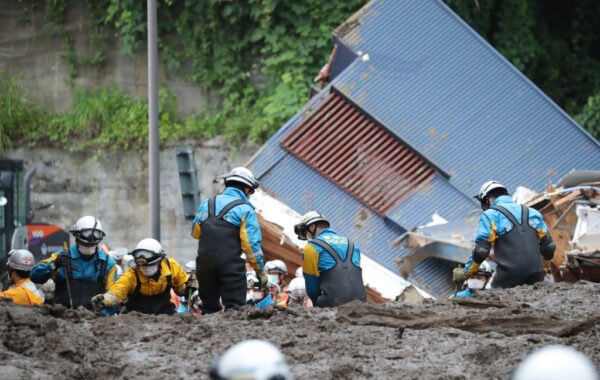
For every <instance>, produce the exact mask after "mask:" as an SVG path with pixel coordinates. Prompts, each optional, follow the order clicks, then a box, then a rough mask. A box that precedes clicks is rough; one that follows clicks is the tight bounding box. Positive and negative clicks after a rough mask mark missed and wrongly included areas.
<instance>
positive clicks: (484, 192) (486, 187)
mask: <svg viewBox="0 0 600 380" xmlns="http://www.w3.org/2000/svg"><path fill="white" fill-rule="evenodd" d="M496 189H503V190H505V191H506V193H507V194H508V189H507V188H506V187H505V186H504V185H503V184H501V183H500V182H497V181H487V182H486V183H484V184H483V185H481V189H479V193H477V195H476V196H475V198H477V199H478V200H480V201H481V200H484V199H485V198H487V196H488V195H489V194H490V192H491V191H492V190H496Z"/></svg>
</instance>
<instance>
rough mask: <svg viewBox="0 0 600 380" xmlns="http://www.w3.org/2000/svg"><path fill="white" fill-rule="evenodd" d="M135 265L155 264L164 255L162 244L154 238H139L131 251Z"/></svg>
mask: <svg viewBox="0 0 600 380" xmlns="http://www.w3.org/2000/svg"><path fill="white" fill-rule="evenodd" d="M131 254H132V255H133V258H134V260H135V263H136V264H137V265H141V266H145V265H152V264H156V263H157V262H158V261H160V260H162V258H163V257H164V256H165V251H164V250H163V247H162V245H161V244H160V243H159V242H158V240H156V239H152V238H147V239H143V240H141V241H140V242H139V243H138V244H137V245H136V246H135V249H134V250H133V252H131Z"/></svg>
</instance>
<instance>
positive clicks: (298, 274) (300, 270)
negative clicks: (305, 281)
mask: <svg viewBox="0 0 600 380" xmlns="http://www.w3.org/2000/svg"><path fill="white" fill-rule="evenodd" d="M294 276H295V277H302V278H304V273H302V267H301V266H299V267H298V269H296V273H295V274H294Z"/></svg>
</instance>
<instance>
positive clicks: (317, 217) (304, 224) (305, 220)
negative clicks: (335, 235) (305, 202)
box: [294, 211, 329, 240]
mask: <svg viewBox="0 0 600 380" xmlns="http://www.w3.org/2000/svg"><path fill="white" fill-rule="evenodd" d="M316 222H325V223H327V226H329V221H328V220H327V219H326V218H325V216H324V215H323V214H321V213H320V212H318V211H309V212H307V213H306V214H304V216H302V219H301V220H300V223H298V224H296V225H295V226H294V232H295V233H296V235H298V239H300V240H306V231H307V230H308V227H309V226H310V225H311V224H313V223H316Z"/></svg>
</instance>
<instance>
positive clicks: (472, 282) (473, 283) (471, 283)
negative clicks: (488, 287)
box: [467, 278, 485, 289]
mask: <svg viewBox="0 0 600 380" xmlns="http://www.w3.org/2000/svg"><path fill="white" fill-rule="evenodd" d="M467 286H468V287H469V289H483V288H484V287H485V281H483V280H480V279H478V278H470V279H468V280H467Z"/></svg>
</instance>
